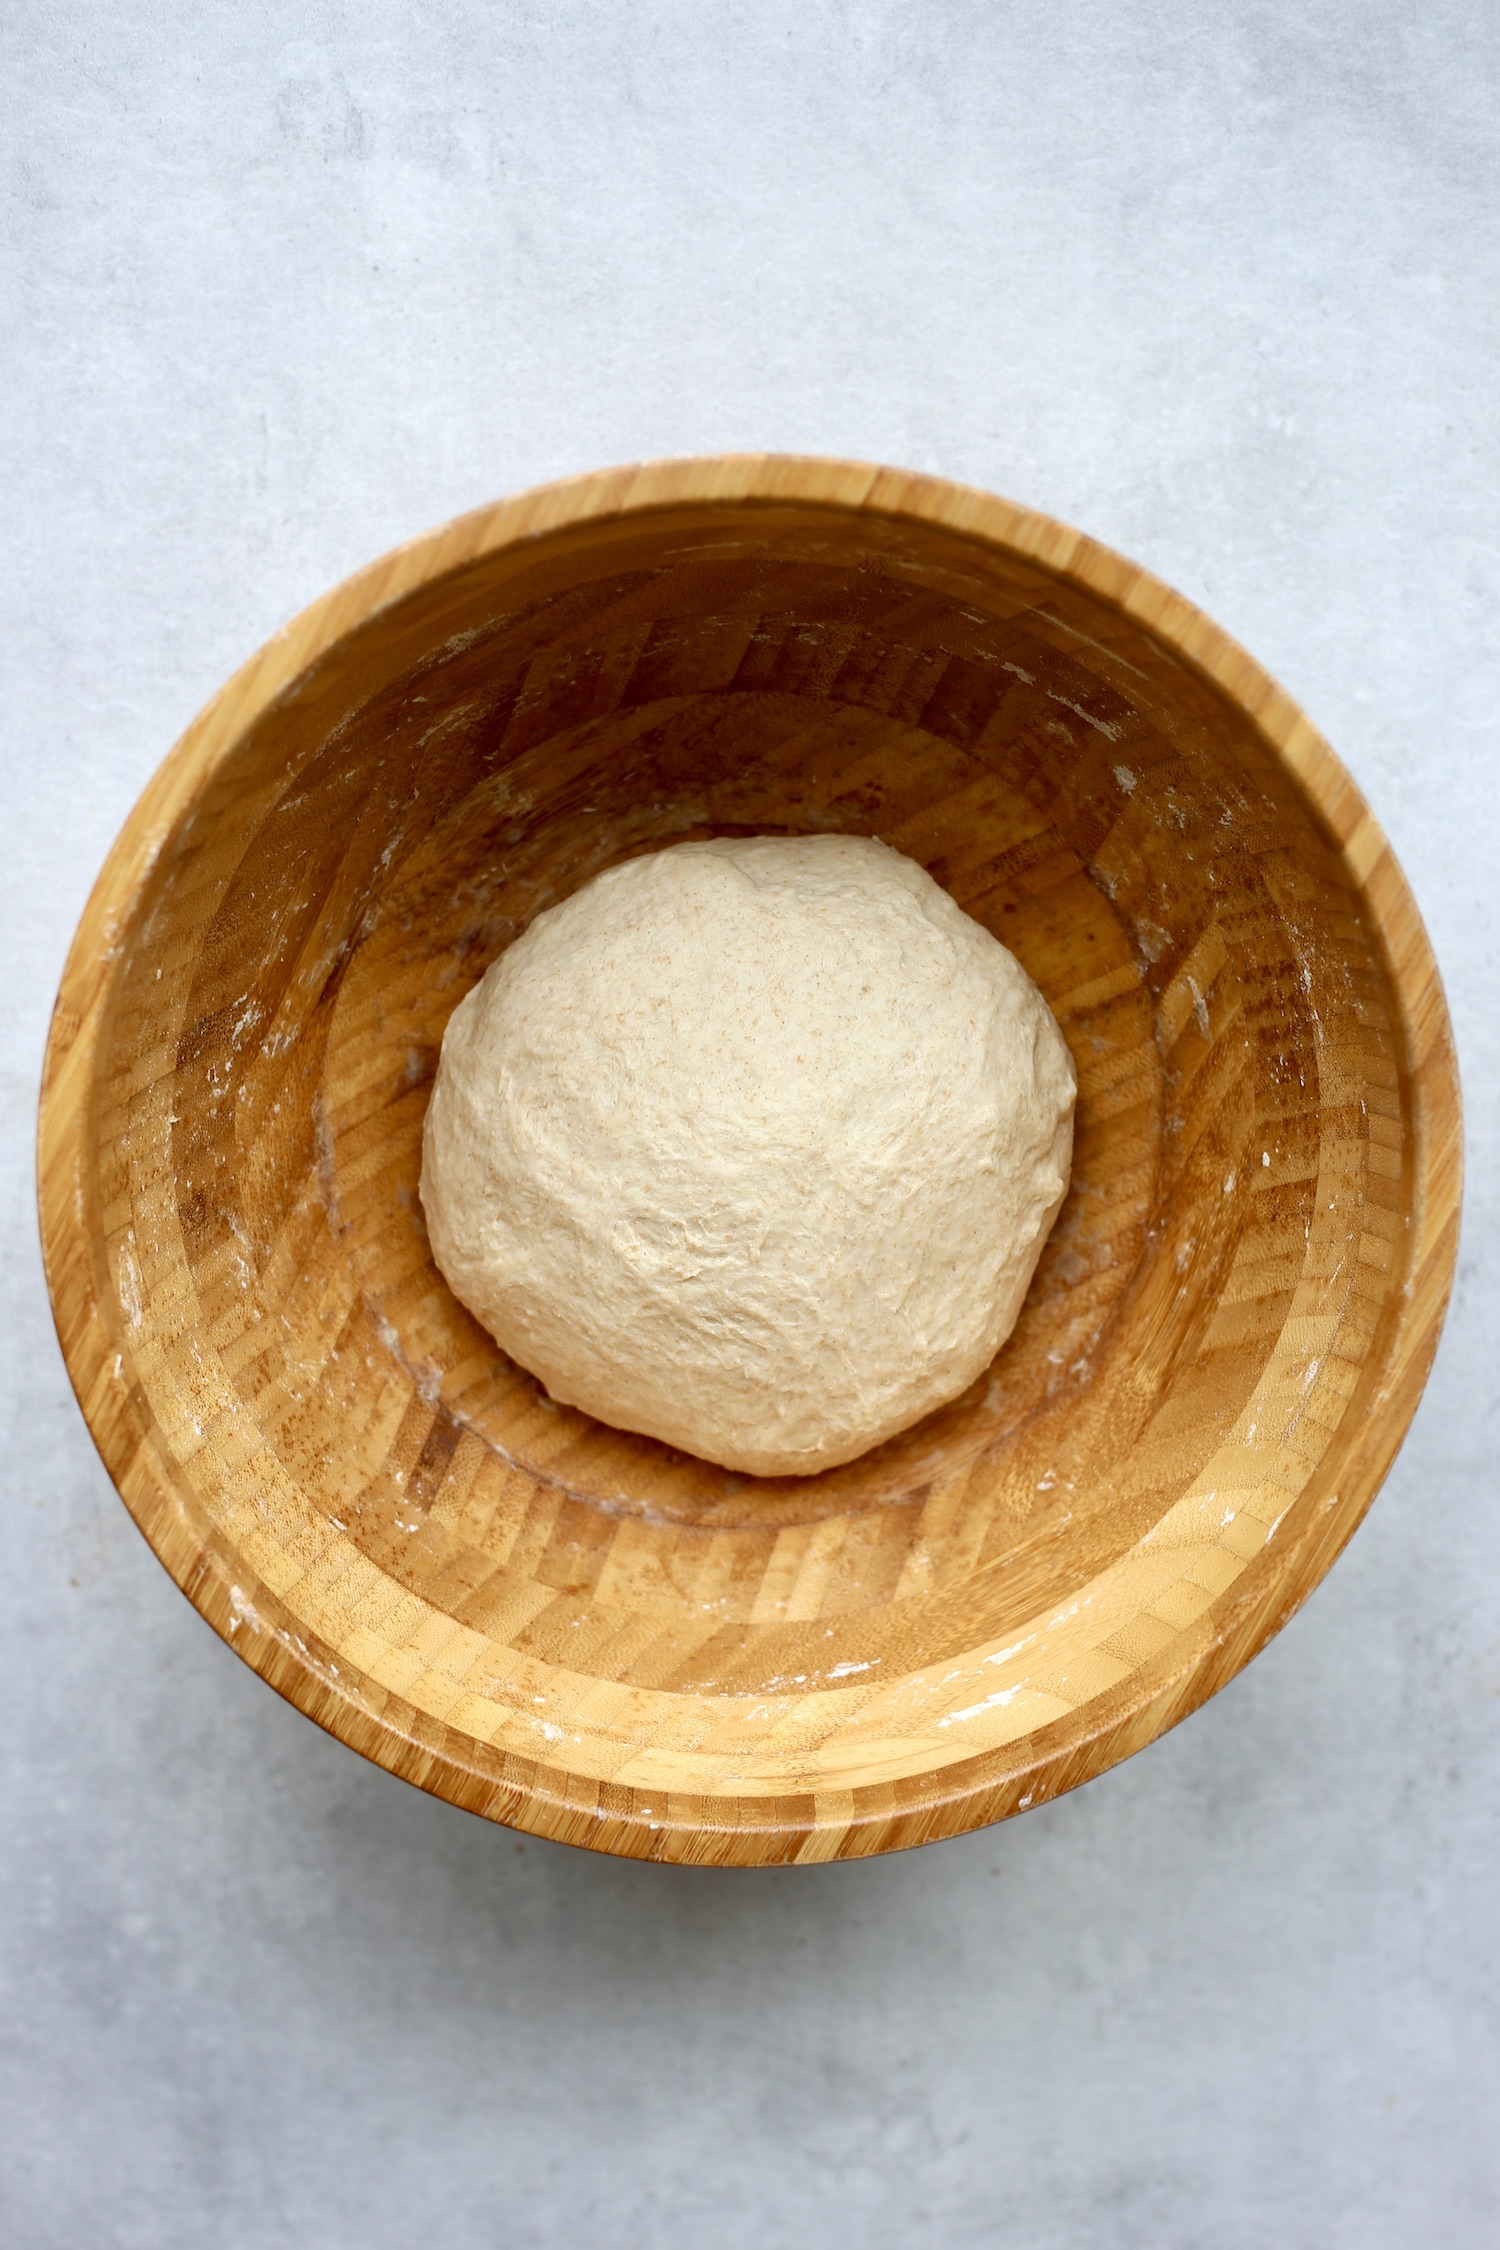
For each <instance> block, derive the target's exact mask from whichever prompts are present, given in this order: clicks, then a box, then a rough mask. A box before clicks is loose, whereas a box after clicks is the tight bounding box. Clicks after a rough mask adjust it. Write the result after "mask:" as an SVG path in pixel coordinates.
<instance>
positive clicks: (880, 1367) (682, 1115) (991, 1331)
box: [422, 836, 1075, 1476]
mask: <svg viewBox="0 0 1500 2250" xmlns="http://www.w3.org/2000/svg"><path fill="white" fill-rule="evenodd" d="M1074 1090H1075V1087H1074V1077H1073V1066H1072V1062H1071V1059H1070V1057H1069V1054H1068V1050H1067V1047H1066V1046H1065V1045H1064V1043H1063V1038H1062V1034H1061V1032H1060V1031H1059V1030H1058V1028H1057V1024H1056V1022H1055V1021H1054V1019H1053V1017H1052V1014H1051V1012H1050V1010H1049V1009H1048V1007H1047V1004H1046V1002H1045V1001H1044V1000H1043V999H1042V996H1041V994H1040V993H1039V992H1038V991H1037V989H1036V987H1035V985H1034V984H1033V983H1032V982H1031V980H1030V978H1029V977H1028V976H1027V975H1026V973H1025V971H1024V970H1023V969H1022V967H1021V965H1020V963H1019V962H1018V961H1017V960H1016V959H1015V957H1014V956H1013V955H1012V954H1010V953H1008V952H1007V951H1006V949H1005V947H1004V946H1003V945H1001V944H1000V943H999V942H998V940H997V939H995V938H993V937H991V936H990V934H989V932H988V931H987V930H984V929H981V927H980V926H979V924H978V923H977V922H975V921H973V920H971V919H970V917H969V916H968V915H967V914H965V913H964V912H963V911H962V910H961V908H959V907H958V906H956V905H955V904H954V902H953V900H952V899H951V898H949V897H948V895H947V893H946V892H945V891H942V890H940V889H939V887H938V885H937V884H936V883H934V882H933V880H932V878H931V877H930V876H929V875H928V874H927V873H926V872H925V870H924V869H922V868H920V867H918V866H917V865H916V864H915V862H914V861H912V860H910V859H907V858H905V857H904V856H903V855H902V854H901V853H900V852H896V851H892V850H891V849H890V848H889V846H887V845H885V844H880V843H876V842H873V841H871V840H869V839H867V838H864V837H855V836H807V837H795V838H784V837H773V836H757V837H750V838H746V839H733V840H722V841H718V842H714V843H702V844H678V845H675V846H673V847H671V848H670V849H668V850H665V851H659V852H655V853H652V854H651V855H650V856H649V857H645V858H640V859H632V860H627V861H626V862H625V863H624V864H623V865H621V866H619V867H612V868H610V869H609V870H608V871H607V872H606V873H605V874H602V875H598V876H596V877H595V878H594V880H593V881H592V882H590V883H587V884H585V886H584V887H583V889H582V890H580V891H578V892H577V893H575V895H574V896H573V897H572V898H570V899H568V900H567V901H566V902H565V903H564V904H563V905H561V906H555V907H552V908H550V909H549V910H548V911H547V912H546V913H543V914H539V915H538V916H537V918H536V920H535V921H534V922H533V923H532V924H531V926H530V928H529V929H528V930H527V931H526V932H525V934H524V936H522V937H520V938H518V939H517V940H516V942H515V944H514V945H512V946H511V947H510V949H509V951H508V952H506V953H504V954H503V955H502V956H501V958H500V959H499V960H498V961H497V962H495V964H494V966H493V967H492V968H491V969H490V970H489V971H488V973H487V974H486V975H485V976H484V977H483V978H482V979H481V980H480V982H479V983H478V984H477V985H476V986H475V988H474V990H473V991H472V992H471V993H469V994H468V996H467V998H466V999H464V1000H463V1001H461V1002H460V1004H459V1006H458V1007H457V1009H456V1010H455V1011H454V1014H453V1016H452V1019H451V1020H450V1022H449V1025H448V1029H447V1032H446V1034H445V1036H444V1039H443V1051H442V1059H441V1062H440V1065H439V1068H438V1074H437V1082H436V1085H435V1086H434V1088H433V1094H432V1101H431V1105H430V1107H429V1109H428V1113H427V1124H426V1131H425V1141H424V1150H423V1164H422V1202H423V1206H424V1209H425V1211H426V1214H427V1225H428V1230H429V1233H430V1236H431V1241H432V1249H433V1255H434V1256H435V1257H436V1259H437V1262H438V1265H439V1266H440V1267H441V1269H442V1272H443V1274H444V1275H445V1277H446V1279H447V1280H448V1282H449V1284H450V1286H451V1287H452V1289H453V1291H454V1293H455V1294H456V1295H457V1296H458V1297H459V1298H461V1299H462V1301H463V1303H464V1304H466V1305H467V1306H468V1307H469V1309H470V1311H471V1312H472V1313H474V1315H475V1316H476V1318H478V1319H479V1320H481V1321H482V1322H483V1323H484V1325H485V1327H486V1328H488V1329H489V1330H490V1331H491V1333H492V1334H493V1335H494V1336H495V1337H496V1339H497V1340H498V1341H499V1343H500V1344H501V1345H502V1346H503V1347H504V1349H505V1350H506V1351H507V1352H509V1353H510V1355H511V1356H512V1358H514V1359H517V1360H519V1361H520V1363H521V1365H522V1366H523V1367H527V1368H530V1369H531V1371H532V1373H533V1374H535V1375H538V1376H540V1377H541V1380H542V1381H543V1383H545V1385H546V1387H547V1389H548V1390H549V1391H550V1393H551V1394H552V1396H553V1398H555V1399H558V1400H561V1401H563V1402H565V1403H567V1404H569V1405H573V1406H581V1407H583V1408H584V1409H585V1410H586V1411H587V1412H588V1413H590V1414H594V1415H597V1416H598V1417H599V1418H600V1419H601V1420H602V1421H605V1422H613V1423H616V1424H617V1425H619V1426H620V1427H621V1428H623V1429H627V1430H641V1431H645V1432H646V1433H647V1434H648V1435H650V1436H652V1437H657V1438H664V1439H666V1440H667V1441H668V1442H669V1443H670V1444H672V1445H677V1446H681V1447H683V1448H685V1449H686V1450H687V1451H688V1452H690V1453H697V1454H701V1455H703V1456H706V1458H707V1459H709V1460H711V1461H718V1462H721V1463H722V1464H723V1465H724V1466H725V1467H727V1468H732V1469H743V1470H748V1471H750V1472H751V1473H752V1474H754V1475H757V1476H785V1475H791V1474H799V1473H807V1472H809V1471H815V1470H818V1469H826V1468H831V1467H833V1466H834V1465H836V1464H837V1463H838V1462H840V1461H848V1460H850V1459H852V1458H853V1456H854V1455H855V1454H857V1453H862V1452H864V1450H865V1449H866V1447H868V1446H871V1445H875V1444H878V1443H879V1441H880V1440H881V1439H882V1438H887V1437H890V1436H892V1435H894V1433H895V1432H896V1431H898V1430H903V1429H905V1428H906V1427H907V1426H908V1424H910V1423H912V1422H915V1421H916V1420H917V1419H918V1418H919V1417H920V1416H921V1415H923V1414H927V1413H929V1412H930V1411H931V1410H932V1409H933V1408H934V1407H936V1406H941V1405H942V1404H943V1403H944V1402H945V1401H946V1400H948V1399H951V1398H956V1397H957V1395H958V1393H959V1392H960V1391H962V1390H964V1389H965V1388H966V1387H967V1386H968V1385H969V1384H970V1383H971V1382H972V1381H973V1380H974V1378H975V1376H976V1375H978V1374H979V1373H980V1372H981V1370H982V1369H983V1368H984V1367H986V1366H987V1365H988V1363H989V1361H990V1360H991V1359H992V1358H993V1356H994V1354H995V1352H996V1351H997V1350H998V1349H999V1347H1000V1345H1001V1344H1002V1343H1003V1342H1004V1340H1005V1338H1006V1337H1007V1336H1008V1335H1009V1333H1010V1331H1011V1328H1012V1326H1013V1325H1014V1322H1015V1318H1016V1315H1017V1313H1018V1312H1019V1310H1020V1307H1021V1300H1022V1298H1023V1297H1024V1295H1025V1293H1026V1287H1027V1284H1028V1282H1029V1281H1030V1279H1031V1275H1032V1272H1033V1270H1034V1268H1035V1266H1036V1261H1037V1258H1038V1256H1039V1255H1040V1253H1041V1248H1042V1244H1043V1243H1044V1242H1045V1240H1046V1237H1047V1230H1048V1228H1049V1227H1050V1226H1051V1224H1052V1221H1053V1219H1054V1218H1055V1216H1056V1214H1057V1209H1058V1206H1059V1204H1060V1203H1061V1202H1062V1199H1063V1194H1064V1191H1065V1190H1066V1187H1067V1183H1068V1167H1069V1163H1070V1160H1071V1155H1072V1140H1073V1099H1074Z"/></svg>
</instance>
